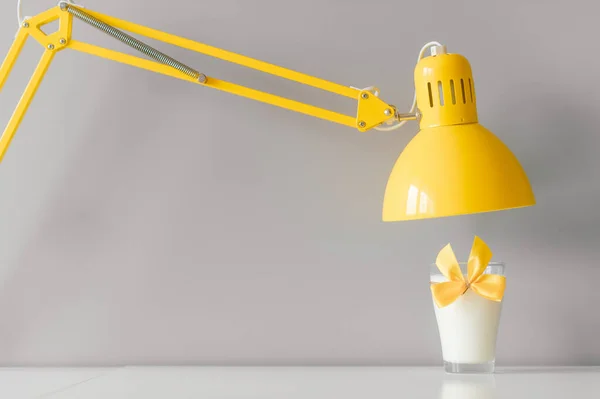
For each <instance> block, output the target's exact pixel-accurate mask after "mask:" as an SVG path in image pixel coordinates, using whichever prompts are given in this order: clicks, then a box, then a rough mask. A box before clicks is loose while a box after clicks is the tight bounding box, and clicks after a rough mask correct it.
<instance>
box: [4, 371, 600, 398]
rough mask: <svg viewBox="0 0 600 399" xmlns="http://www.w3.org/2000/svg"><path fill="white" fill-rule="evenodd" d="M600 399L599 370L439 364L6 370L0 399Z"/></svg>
mask: <svg viewBox="0 0 600 399" xmlns="http://www.w3.org/2000/svg"><path fill="white" fill-rule="evenodd" d="M574 395H575V396H577V397H589V398H591V397H600V367H575V368H501V369H498V370H497V372H496V374H494V375H450V374H445V373H444V371H443V370H442V369H441V368H440V367H436V368H427V367H114V368H75V369H64V368H0V398H11V399H21V398H53V399H74V398H77V399H87V398H92V399H94V398H103V399H104V398H111V399H121V398H128V399H137V398H144V399H154V398H168V399H178V398H227V399H236V398H265V399H270V398H273V399H275V398H277V399H296V398H298V399H299V398H302V399H317V398H327V399H331V398H344V399H355V398H356V399H358V398H360V399H367V398H368V399H387V398H390V399H391V398H394V399H398V398H425V399H428V398H441V399H458V398H460V399H486V398H496V399H498V398H500V399H502V398H511V399H520V398H527V399H531V398H544V399H553V398H561V399H562V398H570V397H572V396H574Z"/></svg>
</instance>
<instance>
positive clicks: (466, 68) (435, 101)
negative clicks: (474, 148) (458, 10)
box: [415, 48, 477, 129]
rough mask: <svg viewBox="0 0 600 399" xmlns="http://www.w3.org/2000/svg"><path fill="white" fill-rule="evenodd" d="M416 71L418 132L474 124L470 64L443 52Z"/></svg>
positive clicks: (475, 111)
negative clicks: (432, 128)
mask: <svg viewBox="0 0 600 399" xmlns="http://www.w3.org/2000/svg"><path fill="white" fill-rule="evenodd" d="M434 53H435V55H432V56H430V57H426V58H423V59H422V60H421V61H419V63H418V64H417V66H416V67H415V88H416V93H417V104H418V107H419V111H420V113H421V121H420V126H421V129H424V128H428V127H436V126H445V125H460V124H466V123H477V103H476V98H475V86H474V82H473V74H472V72H471V66H470V65H469V61H467V59H466V58H465V57H463V56H462V55H459V54H447V53H446V52H445V51H444V49H443V48H440V50H439V51H438V52H434Z"/></svg>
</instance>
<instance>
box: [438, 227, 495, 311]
mask: <svg viewBox="0 0 600 399" xmlns="http://www.w3.org/2000/svg"><path fill="white" fill-rule="evenodd" d="M491 259H492V251H491V250H490V249H489V247H488V246H487V244H486V243H485V242H484V241H483V240H482V239H481V238H479V237H477V236H476V237H475V239H474V240H473V246H472V247H471V254H470V255H469V261H468V262H467V278H466V279H465V276H464V275H463V273H462V271H461V270H460V266H459V264H458V261H457V260H456V256H455V255H454V251H452V247H451V246H450V244H448V245H446V246H445V247H444V248H442V250H441V251H440V252H439V254H438V256H437V259H436V261H435V264H436V265H437V267H438V269H439V270H440V272H441V273H442V274H443V275H444V277H446V278H447V279H448V281H445V282H443V283H434V284H432V285H431V292H432V294H433V299H434V300H435V303H436V304H437V306H438V307H440V308H443V307H445V306H448V305H450V304H451V303H453V302H454V301H456V300H457V299H458V298H459V297H460V296H461V295H464V294H465V293H466V292H467V291H468V290H469V289H471V290H473V291H475V293H477V294H479V295H481V296H482V297H484V298H486V299H489V300H492V301H496V302H500V301H502V297H503V296H504V289H505V288H506V277H504V276H500V275H497V274H483V273H484V272H485V269H486V267H487V265H488V263H489V262H490V260H491Z"/></svg>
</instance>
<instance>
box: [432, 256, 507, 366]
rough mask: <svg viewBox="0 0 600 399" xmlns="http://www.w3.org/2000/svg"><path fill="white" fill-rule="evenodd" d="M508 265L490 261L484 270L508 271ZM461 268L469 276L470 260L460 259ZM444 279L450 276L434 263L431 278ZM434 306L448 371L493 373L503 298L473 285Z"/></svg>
mask: <svg viewBox="0 0 600 399" xmlns="http://www.w3.org/2000/svg"><path fill="white" fill-rule="evenodd" d="M504 267H505V265H504V263H501V262H490V263H489V264H488V266H487V268H486V269H485V272H484V274H499V275H504ZM460 269H461V271H462V272H463V275H464V276H465V280H466V279H467V264H466V263H460ZM444 281H448V280H447V279H446V277H444V276H443V275H442V273H441V272H440V271H439V269H438V268H437V266H436V265H435V264H434V265H432V266H431V270H430V282H431V283H441V282H444ZM432 300H433V297H432ZM433 307H434V309H435V317H436V319H437V325H438V330H439V333H440V341H441V344H442V355H443V358H444V369H445V370H446V372H447V373H493V372H494V367H495V362H496V337H497V335H498V325H499V324H500V311H501V309H502V302H495V301H492V300H489V299H485V298H484V297H482V296H480V295H479V294H477V293H476V292H475V291H473V290H472V289H470V288H469V289H468V290H467V291H466V292H465V293H464V294H463V295H461V296H460V297H459V298H458V299H457V300H456V301H454V302H453V303H451V304H450V305H448V306H445V307H443V308H439V307H438V306H437V305H436V303H435V301H434V302H433Z"/></svg>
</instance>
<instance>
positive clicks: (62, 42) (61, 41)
mask: <svg viewBox="0 0 600 399" xmlns="http://www.w3.org/2000/svg"><path fill="white" fill-rule="evenodd" d="M59 43H60V44H67V39H65V38H61V39H60V40H59Z"/></svg>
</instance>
